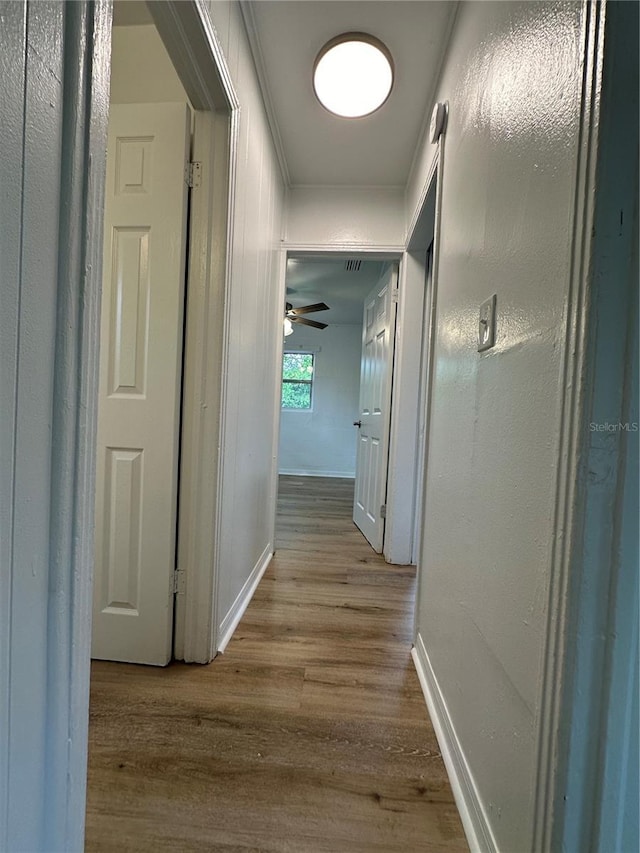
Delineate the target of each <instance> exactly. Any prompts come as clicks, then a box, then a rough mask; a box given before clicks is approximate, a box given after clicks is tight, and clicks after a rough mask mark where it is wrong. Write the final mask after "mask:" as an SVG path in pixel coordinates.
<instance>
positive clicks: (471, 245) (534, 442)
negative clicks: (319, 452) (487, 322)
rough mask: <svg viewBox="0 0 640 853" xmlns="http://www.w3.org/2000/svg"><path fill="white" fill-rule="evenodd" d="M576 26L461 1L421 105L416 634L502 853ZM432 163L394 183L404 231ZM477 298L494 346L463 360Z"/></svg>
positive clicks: (519, 749) (549, 386)
mask: <svg viewBox="0 0 640 853" xmlns="http://www.w3.org/2000/svg"><path fill="white" fill-rule="evenodd" d="M583 14H584V7H583V6H582V5H581V4H578V3H568V4H565V3H556V2H548V3H464V4H462V5H461V6H460V8H459V11H458V16H457V20H456V24H455V28H454V32H453V36H452V40H451V44H450V46H449V51H448V54H447V57H446V60H445V65H444V69H443V75H442V78H441V82H440V85H439V89H438V93H437V99H438V100H441V101H444V100H448V101H449V106H450V113H449V122H448V129H447V133H446V138H445V141H444V168H443V174H442V193H443V195H442V218H441V242H440V257H439V266H438V297H437V299H438V302H437V323H436V327H437V328H436V340H435V351H434V371H433V377H434V378H433V392H432V394H433V396H432V409H431V430H430V451H429V457H428V463H427V466H428V467H427V481H426V492H425V507H426V516H425V519H424V526H423V548H422V554H421V583H420V601H419V610H418V626H417V627H418V631H419V634H420V642H421V643H423V644H424V649H425V650H426V655H427V656H428V660H429V662H430V665H431V667H432V668H433V672H434V675H435V678H436V679H437V682H438V684H439V687H440V690H441V694H442V700H443V702H444V705H445V706H446V709H447V710H448V714H449V721H450V723H451V725H452V727H453V729H454V731H455V735H456V736H457V739H458V742H459V745H460V747H461V750H462V752H463V755H464V759H465V760H466V762H467V765H468V769H469V772H470V777H471V779H472V781H473V783H474V784H475V786H476V789H477V792H478V794H479V799H480V802H481V806H482V808H483V809H484V811H485V814H486V817H487V820H488V823H489V825H490V828H491V831H492V832H493V835H494V837H495V840H496V842H497V845H498V848H499V849H500V850H504V851H515V850H525V849H530V844H531V837H532V814H533V796H534V782H535V778H534V776H535V768H536V749H537V743H536V726H537V723H538V720H539V715H540V710H541V701H542V656H543V647H544V638H545V633H546V620H547V615H548V614H547V594H548V585H549V578H550V570H551V549H552V542H553V538H554V535H555V532H556V531H555V527H554V519H553V513H554V499H555V493H556V482H557V468H558V465H559V441H558V435H559V430H560V424H561V418H562V412H561V403H562V399H563V388H562V387H560V376H561V357H562V351H563V341H564V338H565V333H566V310H567V299H568V288H569V277H570V250H571V245H570V240H571V223H572V219H573V202H574V193H575V170H576V162H577V150H578V128H579V118H580V93H581V79H582V75H581V61H582V56H581V51H582V45H581V26H582V17H583ZM433 153H434V152H433V146H430V145H425V146H424V149H423V152H422V154H421V156H420V158H419V159H418V163H417V166H416V169H415V172H414V174H413V176H412V178H411V181H410V183H409V186H408V191H407V216H408V219H409V220H411V218H412V217H413V216H414V214H415V209H416V205H417V203H418V199H419V196H420V193H421V191H422V188H423V184H424V181H425V177H426V174H427V169H428V165H429V163H430V162H431V160H432V157H433ZM493 293H496V294H497V304H498V329H497V342H496V346H495V348H494V349H492V350H490V351H488V352H487V353H485V354H482V355H480V354H479V353H478V352H477V351H476V333H477V325H478V308H479V305H480V303H482V302H483V301H484V300H485V299H487V298H488V297H489V296H491V294H493ZM452 531H455V535H452ZM420 642H419V646H420Z"/></svg>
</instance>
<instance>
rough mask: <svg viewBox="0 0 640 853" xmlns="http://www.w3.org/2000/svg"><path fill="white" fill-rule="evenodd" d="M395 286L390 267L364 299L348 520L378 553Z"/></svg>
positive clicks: (384, 484) (394, 274) (388, 421)
mask: <svg viewBox="0 0 640 853" xmlns="http://www.w3.org/2000/svg"><path fill="white" fill-rule="evenodd" d="M397 284H398V269H397V265H396V264H393V265H392V266H391V267H390V268H389V269H388V271H387V272H386V273H385V274H384V275H383V276H382V277H381V279H380V281H379V283H378V284H377V285H376V287H375V288H374V289H373V290H372V291H371V293H370V294H369V295H368V296H367V298H366V299H365V303H364V320H363V327H362V358H361V362H360V413H359V422H358V453H357V457H356V482H355V496H354V503H353V520H354V522H355V523H356V524H357V525H358V527H359V528H360V530H361V531H362V532H363V533H364V535H365V536H366V538H367V539H368V540H369V542H370V543H371V546H372V547H373V549H374V550H375V551H377V552H378V553H381V552H382V545H383V540H384V508H383V507H384V502H385V496H386V492H387V462H388V456H389V430H390V425H391V417H390V415H391V384H392V378H393V339H394V333H395V311H396V303H395V300H394V294H395V293H396V292H397Z"/></svg>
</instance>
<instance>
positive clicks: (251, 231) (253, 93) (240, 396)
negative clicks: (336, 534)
mask: <svg viewBox="0 0 640 853" xmlns="http://www.w3.org/2000/svg"><path fill="white" fill-rule="evenodd" d="M208 9H209V13H210V16H211V20H212V23H213V26H214V28H215V30H216V33H217V35H218V37H219V39H220V41H221V44H222V48H223V51H224V54H225V57H226V60H227V63H228V65H229V70H230V73H231V77H232V80H233V84H234V86H235V89H236V92H237V94H238V98H239V101H240V138H239V143H238V163H237V174H236V188H237V189H236V198H235V213H234V221H233V247H232V256H231V269H232V279H231V290H230V297H229V298H230V300H231V305H230V309H231V323H230V327H229V337H228V342H227V343H228V362H227V375H226V382H227V396H226V402H225V408H224V411H223V417H224V421H225V424H224V439H223V441H224V443H223V448H222V478H223V480H222V489H223V492H222V500H221V512H222V519H221V531H222V539H221V542H220V564H219V582H218V620H219V624H220V623H224V620H225V618H226V617H228V616H229V613H230V611H232V609H233V606H234V603H237V601H238V596H239V595H240V594H241V592H242V590H243V588H244V586H245V584H246V582H247V580H248V579H249V577H250V575H251V573H252V572H253V571H254V570H255V569H256V568H257V567H258V565H259V563H260V562H261V560H262V559H263V558H264V557H265V555H267V554H269V553H270V552H271V550H272V549H273V543H272V541H271V539H272V527H273V513H274V496H273V494H272V493H273V485H274V482H275V481H274V465H275V460H274V453H273V448H274V423H275V417H276V407H277V406H278V405H279V399H278V387H279V383H278V380H277V376H278V365H277V364H276V350H277V341H278V335H279V333H280V330H281V328H282V320H281V305H280V300H279V288H280V282H279V279H278V263H277V261H278V250H279V248H280V237H281V223H282V208H283V195H284V189H283V183H282V178H281V175H280V172H279V167H278V161H277V158H276V154H275V151H274V148H273V145H272V142H271V136H270V132H269V127H268V124H267V119H266V115H265V112H264V108H263V105H262V100H261V96H260V90H259V86H258V81H257V77H256V73H255V69H254V66H253V60H252V58H251V53H250V50H249V45H248V42H247V38H246V32H245V29H244V25H243V22H242V16H241V13H240V8H239V5H238V4H237V3H223V2H216V1H215V0H213V2H209V3H208Z"/></svg>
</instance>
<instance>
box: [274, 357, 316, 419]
mask: <svg viewBox="0 0 640 853" xmlns="http://www.w3.org/2000/svg"><path fill="white" fill-rule="evenodd" d="M312 399H313V353H311V352H285V353H284V355H283V357H282V408H283V409H301V410H305V409H307V410H308V409H311V401H312Z"/></svg>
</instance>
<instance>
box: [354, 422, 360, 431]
mask: <svg viewBox="0 0 640 853" xmlns="http://www.w3.org/2000/svg"><path fill="white" fill-rule="evenodd" d="M353 425H354V426H357V427H358V429H360V427H361V426H362V421H354V422H353Z"/></svg>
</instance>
